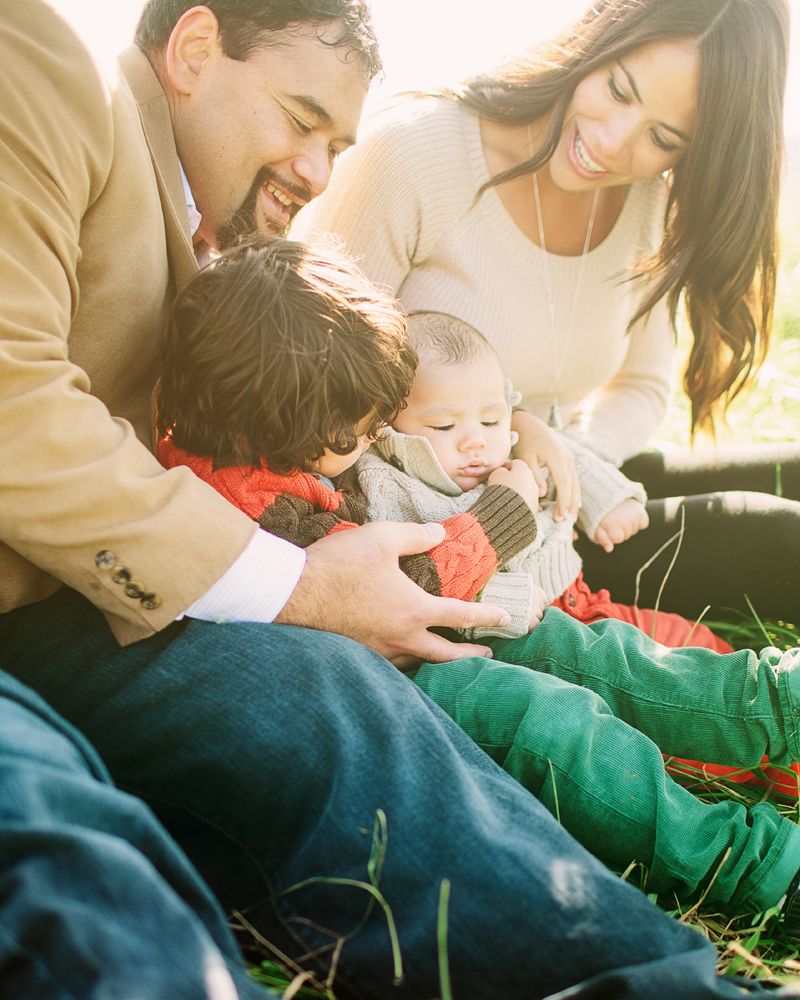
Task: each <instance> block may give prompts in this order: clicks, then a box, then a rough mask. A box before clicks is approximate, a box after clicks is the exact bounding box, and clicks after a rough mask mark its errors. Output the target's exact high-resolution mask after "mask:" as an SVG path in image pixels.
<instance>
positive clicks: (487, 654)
mask: <svg viewBox="0 0 800 1000" xmlns="http://www.w3.org/2000/svg"><path fill="white" fill-rule="evenodd" d="M483 656H484V659H486V660H491V659H492V658H493V656H494V653H493V652H492V651H491V649H489V647H488V646H487V647H486V649H484V651H483Z"/></svg>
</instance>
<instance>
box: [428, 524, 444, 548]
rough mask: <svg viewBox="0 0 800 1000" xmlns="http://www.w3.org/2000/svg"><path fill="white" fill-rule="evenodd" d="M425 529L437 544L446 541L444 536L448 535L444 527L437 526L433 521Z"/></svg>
mask: <svg viewBox="0 0 800 1000" xmlns="http://www.w3.org/2000/svg"><path fill="white" fill-rule="evenodd" d="M425 529H426V531H427V532H428V534H429V535H430V537H431V538H432V540H433V541H434V542H435V543H438V542H441V541H443V540H444V536H445V534H446V531H445V529H444V525H441V524H437V522H436V521H432V522H430V523H429V524H426V525H425Z"/></svg>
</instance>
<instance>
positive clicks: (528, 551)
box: [356, 429, 647, 639]
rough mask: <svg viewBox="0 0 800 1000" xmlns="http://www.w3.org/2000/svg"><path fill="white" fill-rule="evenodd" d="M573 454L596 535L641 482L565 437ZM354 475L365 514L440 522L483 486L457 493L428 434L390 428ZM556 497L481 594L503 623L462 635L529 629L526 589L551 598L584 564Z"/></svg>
mask: <svg viewBox="0 0 800 1000" xmlns="http://www.w3.org/2000/svg"><path fill="white" fill-rule="evenodd" d="M566 440H567V443H568V445H569V447H570V449H571V451H572V453H573V457H574V458H575V468H576V470H577V473H578V480H579V482H580V486H581V504H582V505H581V509H580V511H579V512H578V521H577V523H578V526H579V527H580V528H581V529H582V530H583V531H584V532H585V533H586V534H587V535H588V537H589V538H593V537H594V533H595V531H596V530H597V526H598V525H599V524H600V522H601V521H602V519H603V518H604V517H605V516H606V514H608V513H610V511H612V510H613V509H614V508H615V507H616V506H617V505H618V504H620V503H622V501H623V500H627V499H628V498H633V499H634V500H638V501H639V502H640V503H645V501H646V499H647V497H646V494H645V492H644V489H643V488H642V486H641V484H640V483H634V482H632V481H631V480H630V479H627V478H626V477H625V476H623V475H622V473H621V472H620V471H619V470H618V469H616V468H614V466H613V465H611V464H610V463H609V462H604V461H603V460H602V459H600V458H598V457H597V455H595V454H594V452H592V451H590V450H589V449H588V448H585V447H584V446H583V445H581V444H579V443H578V442H577V441H574V440H570V439H566ZM356 471H357V473H358V482H359V486H360V487H361V490H362V491H363V493H364V495H365V496H366V498H367V506H368V518H369V520H370V521H414V522H417V523H419V524H424V523H426V522H428V521H431V522H432V521H444V520H445V519H446V518H448V517H452V516H453V515H454V514H462V513H464V512H465V511H467V510H469V509H470V507H472V505H473V504H474V503H475V502H476V501H477V499H478V497H480V495H481V493H482V492H483V491H484V490H485V489H486V487H485V486H476V487H475V489H473V490H469V491H467V492H462V491H461V489H460V488H459V486H458V485H457V484H456V483H454V482H453V480H452V479H451V478H450V477H449V476H448V475H447V473H446V472H445V471H444V469H443V468H442V466H441V464H440V463H439V460H438V459H437V457H436V455H435V453H434V451H433V448H432V447H431V443H430V441H428V439H427V438H425V437H422V436H419V437H417V436H414V435H410V434H399V433H398V432H397V431H394V430H391V429H390V430H389V431H388V432H387V434H386V436H385V437H382V438H380V439H379V440H378V441H376V442H375V444H374V445H373V446H372V448H371V449H370V451H368V452H367V453H366V454H364V455H362V456H361V458H359V460H358V462H357V464H356ZM554 507H555V504H554V503H552V501H551V500H547V499H546V500H544V501H543V502H542V506H541V509H540V510H539V511H538V512H537V514H536V538H535V539H534V541H533V542H532V543H531V544H530V545H528V546H527V547H526V548H524V549H523V550H522V551H521V552H519V553H518V554H517V555H515V556H514V557H513V558H511V559H509V561H508V562H507V563H506V564H505V565H504V566H502V567H501V570H502V571H501V572H499V573H496V574H495V575H494V577H492V579H491V580H490V581H489V582H488V583H487V584H486V586H485V587H484V589H483V590H482V591H481V594H480V598H479V599H480V600H482V601H484V602H486V603H489V604H496V605H498V606H499V607H501V608H503V609H504V610H506V611H508V612H509V614H510V615H511V617H512V624H511V625H510V626H508V627H507V628H488V629H473V630H471V631H470V632H469V633H468V634H467V635H466V637H467V638H468V639H478V638H482V637H484V636H487V635H500V636H505V637H509V638H516V637H517V636H520V635H525V634H526V633H527V632H528V630H529V613H530V602H531V588H532V585H533V584H537V585H538V586H540V587H541V588H542V589H543V590H544V592H545V594H546V595H547V599H548V601H553V600H555V599H556V598H557V597H560V595H561V594H563V593H564V591H565V590H566V589H567V587H568V586H569V585H570V584H571V583H572V581H573V580H574V579H575V577H576V576H577V575H578V573H579V572H580V569H581V558H580V556H579V555H578V553H577V552H576V551H575V547H574V545H573V543H572V522H571V520H564V521H556V520H555V519H554V518H553V511H554Z"/></svg>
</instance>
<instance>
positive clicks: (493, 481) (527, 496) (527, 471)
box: [487, 458, 539, 514]
mask: <svg viewBox="0 0 800 1000" xmlns="http://www.w3.org/2000/svg"><path fill="white" fill-rule="evenodd" d="M487 483H488V484H489V485H490V486H494V485H499V486H508V487H509V489H512V490H514V491H515V492H516V493H519V495H520V496H521V497H522V499H523V500H524V501H525V503H527V505H528V506H529V507H530V509H531V510H532V511H533V513H534V514H535V513H536V511H537V510H538V509H539V484H538V483H537V482H536V479H535V477H534V475H533V471H532V470H531V468H530V467H529V466H528V464H527V463H526V462H523V461H522V460H521V459H519V458H514V459H512V460H511V461H510V462H506V463H505V465H501V466H499V467H498V468H496V469H494V471H493V472H491V473H490V474H489V478H488V479H487Z"/></svg>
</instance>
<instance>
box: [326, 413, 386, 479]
mask: <svg viewBox="0 0 800 1000" xmlns="http://www.w3.org/2000/svg"><path fill="white" fill-rule="evenodd" d="M371 423H372V417H364V419H363V420H362V421H361V423H360V424H359V425H358V427H356V434H357V435H358V442H357V443H356V446H355V448H353V450H352V451H348V453H347V454H346V455H337V454H336V452H335V451H331V450H330V449H327V450H326V451H325V453H324V455H323V456H322V458H318V459H317V461H316V462H312V464H311V468H312V470H313V471H314V472H318V473H319V474H320V475H321V476H325V477H326V478H327V479H333V478H335V477H336V476H341V474H342V473H343V472H346V471H347V470H348V469H349V468H350V466H351V465H355V464H356V462H357V461H358V459H359V458H360V457H361V456H362V455H363V454H364V452H365V451H366V450H367V448H369V446H370V445H371V444H372V442H373V440H374V438H372V437H370V435H368V434H367V430H368V429H369V426H370V424H371Z"/></svg>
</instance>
